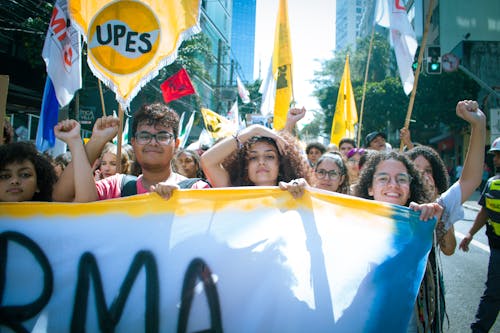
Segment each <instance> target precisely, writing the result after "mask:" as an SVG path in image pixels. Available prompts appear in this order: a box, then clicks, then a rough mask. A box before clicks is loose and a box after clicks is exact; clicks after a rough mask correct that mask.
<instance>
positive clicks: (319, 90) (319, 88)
mask: <svg viewBox="0 0 500 333" xmlns="http://www.w3.org/2000/svg"><path fill="white" fill-rule="evenodd" d="M373 45H374V47H373V50H372V59H371V61H370V69H369V72H368V82H367V86H366V96H365V103H364V111H363V119H362V131H361V138H364V137H365V136H366V134H368V133H369V132H371V131H375V130H377V131H382V132H386V133H389V134H395V133H396V131H397V130H398V129H400V128H401V127H403V125H404V121H405V118H406V113H407V109H408V104H409V96H406V95H405V94H404V92H403V88H402V85H401V81H400V78H399V74H398V72H397V65H396V62H395V57H394V52H393V50H392V49H391V48H390V45H389V43H388V41H387V38H385V37H383V36H381V35H379V34H375V37H374V44H373ZM368 46H369V37H368V38H365V39H363V40H360V41H359V42H358V48H357V50H356V51H355V52H354V53H352V54H350V69H351V80H352V84H353V89H354V95H355V99H356V105H357V110H358V114H359V113H360V111H361V110H360V106H361V99H362V91H363V79H364V72H365V66H366V59H367V55H368ZM347 52H351V51H350V50H349V49H348V50H344V51H340V52H336V53H335V55H334V58H333V59H329V60H326V61H324V62H323V63H322V68H321V70H320V71H318V72H316V73H315V75H316V78H315V80H314V83H315V88H316V91H315V93H314V94H315V96H316V97H317V98H318V100H319V104H320V106H321V107H322V109H323V111H324V115H325V116H324V121H325V126H324V129H323V131H324V135H326V136H329V135H330V132H331V124H332V120H333V115H334V111H335V105H336V101H337V96H338V89H339V84H340V79H341V77H342V73H343V69H344V62H345V55H346V53H347ZM478 91H479V86H478V85H477V83H476V82H475V81H473V80H472V79H470V78H469V77H467V76H466V75H465V74H463V73H462V72H453V73H445V72H444V73H442V74H441V75H426V74H425V73H421V75H420V79H419V83H418V90H417V94H416V98H415V103H414V107H413V111H412V115H411V119H412V121H411V125H410V130H411V132H412V139H413V140H414V141H416V142H420V143H423V144H427V143H428V142H429V139H430V138H432V137H434V136H437V135H439V134H442V131H443V129H448V130H450V131H452V132H454V133H459V132H460V131H461V130H462V128H463V127H464V126H465V125H466V124H465V122H464V121H462V120H460V119H459V118H458V117H456V115H455V106H456V103H457V102H458V101H459V100H462V99H476V98H477V93H478ZM398 140H399V139H398V138H394V137H393V140H392V141H393V142H392V143H393V144H399V142H398ZM361 142H363V141H362V140H361Z"/></svg>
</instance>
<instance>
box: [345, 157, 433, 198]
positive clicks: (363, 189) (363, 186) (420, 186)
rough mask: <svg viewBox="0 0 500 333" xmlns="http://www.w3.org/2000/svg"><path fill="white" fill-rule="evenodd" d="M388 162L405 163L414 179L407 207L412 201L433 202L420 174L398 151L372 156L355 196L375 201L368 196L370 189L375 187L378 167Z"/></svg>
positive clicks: (362, 173)
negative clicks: (374, 180) (383, 162)
mask: <svg viewBox="0 0 500 333" xmlns="http://www.w3.org/2000/svg"><path fill="white" fill-rule="evenodd" d="M387 160H395V161H399V162H401V163H403V164H404V166H405V167H406V170H407V171H408V174H409V175H410V177H411V179H412V180H411V183H410V197H409V198H408V201H407V202H406V203H405V206H408V205H409V204H410V202H412V201H414V202H416V203H419V204H422V203H427V202H431V201H432V193H430V191H429V189H428V187H427V186H426V185H425V183H424V181H423V179H422V176H421V174H420V172H419V171H418V170H417V169H416V168H415V166H414V165H413V163H412V162H411V161H410V160H409V159H408V157H406V155H405V154H403V153H399V152H396V151H388V152H387V151H380V152H374V153H372V154H371V156H370V158H369V159H368V161H366V163H365V166H364V168H363V170H362V171H361V174H360V176H359V181H358V183H357V185H356V186H355V187H354V195H355V196H357V197H360V198H365V199H370V200H373V196H371V195H370V194H368V189H369V188H370V187H372V185H373V175H374V174H375V170H376V169H377V166H378V165H379V163H380V162H382V161H387Z"/></svg>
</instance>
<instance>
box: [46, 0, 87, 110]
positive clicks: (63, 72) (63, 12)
mask: <svg viewBox="0 0 500 333" xmlns="http://www.w3.org/2000/svg"><path fill="white" fill-rule="evenodd" d="M69 19H70V18H69V15H68V3H67V1H66V0H57V1H56V2H55V4H54V10H53V11H52V17H51V19H50V23H49V29H48V30H47V37H46V38H45V44H44V45H43V52H42V57H43V60H44V61H45V64H46V66H47V74H48V75H49V77H50V79H51V80H52V83H53V84H54V90H55V93H56V96H57V101H58V102H59V105H60V106H61V107H63V106H65V105H67V104H68V103H69V102H71V100H72V99H73V95H74V94H75V92H76V91H77V90H78V89H80V88H81V87H82V75H81V72H82V71H81V57H80V54H81V51H80V34H79V33H78V32H77V31H76V30H75V29H74V28H73V26H72V25H71V24H68V23H69Z"/></svg>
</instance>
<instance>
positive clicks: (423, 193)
mask: <svg viewBox="0 0 500 333" xmlns="http://www.w3.org/2000/svg"><path fill="white" fill-rule="evenodd" d="M354 195H356V196H357V197H360V198H365V199H371V200H377V201H383V202H388V203H392V204H396V205H401V206H409V205H410V202H415V203H417V204H423V203H428V202H430V201H431V194H430V191H429V190H428V188H427V186H425V183H424V180H423V179H422V176H421V175H420V172H419V171H418V170H417V169H416V168H415V166H414V165H413V163H412V162H410V160H409V159H408V158H407V157H406V156H405V155H403V154H402V153H399V152H396V151H389V152H385V151H381V152H378V153H373V155H372V156H370V158H369V159H368V161H367V162H366V165H365V166H364V168H363V171H362V172H361V174H360V176H359V181H358V184H357V185H356V186H355V187H354Z"/></svg>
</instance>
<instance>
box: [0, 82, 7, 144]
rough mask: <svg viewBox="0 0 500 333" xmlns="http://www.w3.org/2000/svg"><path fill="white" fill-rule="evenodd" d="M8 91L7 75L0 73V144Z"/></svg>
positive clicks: (2, 137) (2, 136) (1, 142)
mask: <svg viewBox="0 0 500 333" xmlns="http://www.w3.org/2000/svg"><path fill="white" fill-rule="evenodd" d="M8 92H9V76H8V75H0V145H1V144H3V139H4V134H5V133H4V132H3V129H4V124H5V115H6V113H7V112H6V109H7V93H8Z"/></svg>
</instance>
